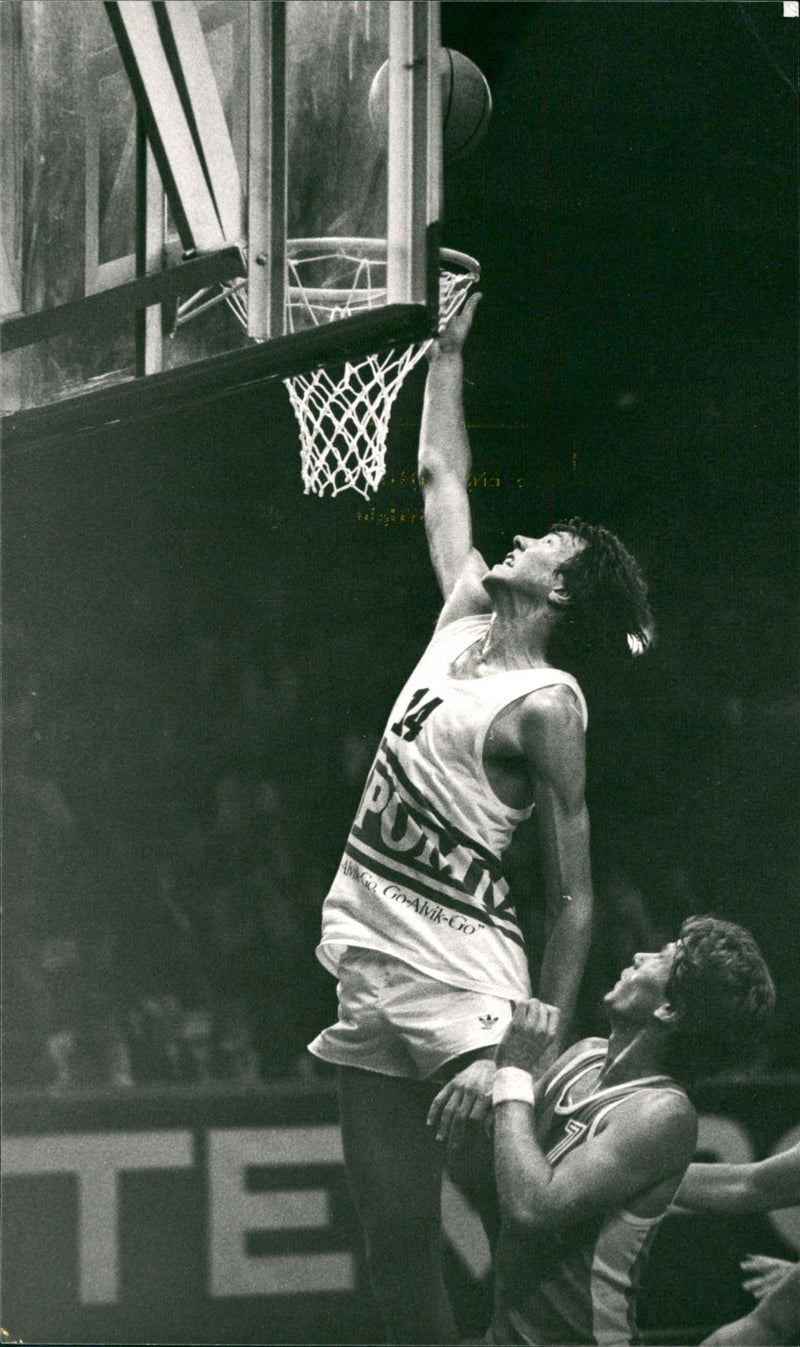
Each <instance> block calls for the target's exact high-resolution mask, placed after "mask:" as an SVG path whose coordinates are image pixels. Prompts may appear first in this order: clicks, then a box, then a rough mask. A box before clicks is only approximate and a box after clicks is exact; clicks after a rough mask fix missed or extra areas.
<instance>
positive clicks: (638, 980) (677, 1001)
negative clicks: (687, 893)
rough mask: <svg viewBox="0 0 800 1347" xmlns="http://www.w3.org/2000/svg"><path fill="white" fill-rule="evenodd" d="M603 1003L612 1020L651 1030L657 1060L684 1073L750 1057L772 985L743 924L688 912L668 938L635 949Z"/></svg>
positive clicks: (711, 1069) (761, 1031) (772, 993)
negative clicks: (655, 947)
mask: <svg viewBox="0 0 800 1347" xmlns="http://www.w3.org/2000/svg"><path fill="white" fill-rule="evenodd" d="M605 1005H606V1008H607V1010H608V1012H609V1015H610V1017H611V1021H612V1025H615V1024H616V1025H620V1026H627V1027H628V1029H629V1031H630V1030H633V1031H634V1032H636V1031H637V1030H639V1029H644V1030H648V1031H654V1039H653V1041H654V1042H655V1043H657V1046H658V1053H659V1057H660V1062H661V1065H662V1067H664V1068H665V1069H666V1070H668V1071H669V1072H670V1073H671V1074H672V1075H675V1076H677V1077H678V1078H679V1079H684V1080H690V1079H692V1078H694V1077H697V1076H702V1075H708V1074H711V1073H712V1072H717V1071H721V1070H724V1069H725V1068H727V1067H730V1066H734V1065H737V1064H743V1063H745V1062H747V1061H748V1060H749V1059H750V1058H751V1057H752V1056H753V1054H754V1052H755V1050H756V1049H757V1047H758V1045H759V1044H760V1042H761V1040H762V1038H763V1035H764V1031H765V1029H766V1027H767V1024H768V1023H769V1019H770V1016H771V1014H772V1011H773V1008H774V1005H775V987H774V985H773V982H772V978H771V977H770V973H769V969H768V968H767V965H766V963H765V962H764V958H763V956H762V954H761V951H760V950H759V948H758V945H757V944H756V942H755V940H754V939H753V937H752V935H751V934H750V932H749V931H746V930H745V929H744V927H742V926H737V925H736V924H735V923H734V922H731V921H722V920H720V919H719V918H716V917H689V918H687V920H686V921H685V922H684V923H683V925H682V926H681V929H680V933H679V935H678V939H677V940H676V941H674V942H673V943H672V944H669V945H666V946H665V947H664V949H662V950H660V951H658V952H657V953H653V954H637V955H636V956H635V958H634V961H633V964H632V966H631V967H630V968H628V969H626V970H625V971H624V972H623V973H622V975H621V977H620V979H619V981H618V982H617V984H616V986H615V987H613V988H612V990H611V991H610V992H609V993H608V995H607V996H606V997H605Z"/></svg>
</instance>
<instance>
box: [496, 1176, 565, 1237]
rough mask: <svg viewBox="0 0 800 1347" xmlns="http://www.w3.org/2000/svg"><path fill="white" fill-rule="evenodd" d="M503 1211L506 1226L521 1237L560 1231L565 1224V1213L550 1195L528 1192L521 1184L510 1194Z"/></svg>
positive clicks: (502, 1208)
mask: <svg viewBox="0 0 800 1347" xmlns="http://www.w3.org/2000/svg"><path fill="white" fill-rule="evenodd" d="M501 1210H502V1216H503V1220H504V1221H505V1223H506V1225H507V1226H508V1227H509V1229H510V1230H512V1231H515V1232H516V1233H517V1234H518V1235H520V1236H521V1237H524V1236H526V1235H537V1234H538V1235H541V1234H544V1233H547V1232H548V1231H555V1230H559V1229H560V1228H561V1227H562V1226H563V1224H564V1219H563V1213H561V1212H560V1211H559V1209H558V1205H557V1203H555V1202H553V1201H552V1199H551V1198H550V1196H549V1195H548V1194H546V1193H542V1192H540V1191H536V1192H531V1191H527V1190H526V1188H525V1186H524V1184H520V1183H518V1184H516V1185H514V1186H513V1189H512V1191H510V1192H509V1193H508V1195H507V1199H506V1201H505V1202H502V1203H501Z"/></svg>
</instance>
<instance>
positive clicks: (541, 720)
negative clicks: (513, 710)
mask: <svg viewBox="0 0 800 1347" xmlns="http://www.w3.org/2000/svg"><path fill="white" fill-rule="evenodd" d="M517 716H518V722H517V723H518V725H519V731H520V733H521V736H522V742H523V744H525V745H526V747H527V751H528V753H529V754H530V755H531V756H532V757H533V758H534V759H535V760H536V761H538V762H540V763H541V764H543V765H546V764H548V763H549V764H551V765H554V764H559V763H560V764H564V763H565V762H566V760H567V758H569V760H570V762H571V763H572V765H573V766H574V765H575V763H577V762H578V761H579V760H582V758H583V755H584V752H585V740H586V727H585V723H584V717H583V710H582V707H581V703H580V701H579V698H578V695H577V694H576V692H575V691H574V690H573V688H572V687H571V686H570V684H568V683H561V682H555V683H548V684H547V685H546V686H544V687H541V688H536V689H535V690H533V691H531V692H529V693H528V695H527V697H525V698H524V700H523V701H522V702H521V703H520V705H519V707H518V712H517Z"/></svg>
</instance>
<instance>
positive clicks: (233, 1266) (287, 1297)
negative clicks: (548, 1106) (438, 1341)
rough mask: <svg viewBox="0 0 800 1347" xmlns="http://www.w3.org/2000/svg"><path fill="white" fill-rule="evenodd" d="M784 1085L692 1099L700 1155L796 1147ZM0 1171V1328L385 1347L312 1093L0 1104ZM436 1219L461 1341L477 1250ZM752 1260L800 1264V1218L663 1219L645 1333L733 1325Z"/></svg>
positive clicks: (475, 1308)
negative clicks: (744, 1270) (1, 1128)
mask: <svg viewBox="0 0 800 1347" xmlns="http://www.w3.org/2000/svg"><path fill="white" fill-rule="evenodd" d="M798 1083H800V1082H798V1080H797V1078H796V1077H795V1078H788V1077H781V1078H763V1079H761V1080H759V1081H757V1082H751V1083H748V1084H747V1085H744V1084H741V1085H736V1084H729V1085H720V1086H715V1087H707V1088H706V1090H705V1092H704V1095H703V1098H702V1099H701V1105H702V1108H703V1115H702V1122H701V1132H700V1148H701V1153H702V1155H703V1157H704V1158H712V1157H713V1158H716V1159H718V1160H732V1161H742V1160H748V1159H753V1158H756V1159H758V1158H762V1157H763V1156H764V1155H768V1154H771V1153H772V1152H774V1151H776V1150H778V1149H783V1148H784V1147H785V1146H786V1145H788V1144H791V1142H792V1140H794V1139H797V1136H798V1135H800V1129H799V1128H798V1116H797V1096H798V1088H797V1087H798ZM2 1161H3V1163H2V1170H3V1234H4V1240H3V1246H4V1247H3V1290H4V1297H3V1299H4V1304H3V1326H4V1328H5V1329H6V1330H7V1332H8V1333H10V1334H11V1336H12V1337H16V1338H21V1339H23V1340H27V1341H33V1342H74V1343H88V1342H107V1343H122V1342H144V1341H147V1342H154V1343H159V1342H162V1343H169V1342H174V1343H180V1342H210V1343H217V1344H224V1343H247V1342H252V1343H256V1342H257V1343H317V1344H322V1343H332V1344H333V1343H351V1344H356V1343H368V1342H376V1341H380V1338H381V1334H380V1328H379V1325H378V1323H377V1321H376V1318H375V1316H374V1312H373V1310H372V1308H371V1306H370V1303H369V1293H368V1289H367V1283H366V1277H365V1270H364V1266H363V1260H362V1255H361V1251H360V1244H359V1238H358V1229H357V1223H356V1220H355V1217H354V1213H353V1211H352V1207H351V1204H350V1200H349V1196H348V1191H347V1185H346V1181H345V1176H344V1170H343V1166H342V1153H341V1141H340V1137H339V1131H338V1127H337V1125H336V1101H335V1095H334V1093H333V1089H332V1087H331V1086H330V1084H329V1083H328V1082H327V1081H324V1082H322V1083H319V1084H313V1085H300V1084H297V1085H295V1084H293V1083H291V1084H290V1083H286V1084H283V1083H280V1084H276V1085H275V1086H274V1087H271V1088H264V1089H259V1090H249V1091H244V1090H243V1091H242V1092H240V1093H229V1094H224V1095H209V1094H206V1093H205V1092H202V1091H200V1090H190V1089H183V1090H181V1089H176V1090H172V1091H169V1092H167V1091H165V1092H163V1093H158V1092H155V1091H144V1090H136V1091H131V1092H130V1095H126V1096H120V1095H119V1094H117V1095H112V1094H111V1093H109V1094H107V1095H106V1094H104V1095H94V1096H92V1095H89V1094H87V1095H86V1096H84V1097H79V1096H76V1097H74V1098H70V1099H67V1098H63V1099H47V1098H44V1097H41V1096H28V1097H26V1098H22V1097H16V1098H11V1099H7V1100H6V1106H5V1138H4V1144H3V1155H2ZM444 1219H445V1230H446V1237H447V1246H448V1266H449V1271H450V1275H451V1279H452V1281H453V1285H454V1287H455V1289H456V1293H457V1302H458V1304H459V1306H460V1308H461V1311H462V1314H463V1316H464V1317H465V1319H466V1320H469V1322H465V1323H464V1325H463V1327H464V1331H465V1333H467V1332H473V1331H476V1329H479V1327H480V1319H481V1315H482V1314H483V1312H484V1311H485V1308H486V1291H487V1275H488V1270H489V1254H488V1248H487V1246H486V1241H485V1238H484V1236H483V1232H482V1230H481V1228H480V1224H479V1223H478V1221H477V1219H476V1217H475V1215H474V1213H473V1212H472V1211H471V1209H470V1208H469V1206H468V1204H467V1203H466V1202H465V1200H464V1198H463V1197H462V1196H461V1194H460V1193H459V1192H458V1190H457V1189H456V1188H454V1187H453V1185H452V1184H450V1183H449V1182H446V1184H445V1191H444ZM699 1251H701V1252H699ZM748 1251H754V1252H765V1253H778V1254H783V1255H784V1256H792V1255H793V1254H794V1255H797V1254H798V1253H800V1212H798V1211H790V1212H783V1213H776V1214H775V1215H774V1216H773V1217H772V1218H771V1219H769V1220H768V1219H766V1218H764V1217H753V1218H749V1219H748V1220H747V1221H742V1220H738V1221H732V1220H727V1219H722V1218H717V1219H715V1220H713V1221H712V1220H707V1219H701V1218H685V1217H682V1218H679V1217H671V1218H669V1219H668V1221H667V1222H666V1224H665V1227H664V1228H663V1229H662V1231H661V1232H660V1234H659V1236H658V1240H657V1243H656V1246H655V1249H654V1252H653V1258H652V1260H651V1268H650V1272H649V1275H648V1278H647V1282H646V1285H645V1288H644V1293H643V1302H642V1322H643V1327H647V1326H648V1324H651V1325H652V1326H654V1327H658V1328H659V1329H662V1330H663V1329H664V1328H665V1327H668V1326H670V1325H673V1324H674V1325H684V1326H685V1325H687V1324H694V1323H696V1324H711V1323H714V1322H717V1323H719V1322H723V1321H724V1320H725V1319H727V1318H731V1317H732V1315H733V1311H736V1312H737V1313H738V1312H741V1310H739V1309H737V1306H738V1304H739V1300H740V1299H741V1297H739V1293H738V1260H739V1258H740V1257H741V1256H742V1255H743V1254H744V1253H745V1252H748ZM744 1305H745V1308H747V1302H746V1301H745V1302H744Z"/></svg>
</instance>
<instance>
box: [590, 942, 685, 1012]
mask: <svg viewBox="0 0 800 1347" xmlns="http://www.w3.org/2000/svg"><path fill="white" fill-rule="evenodd" d="M677 948H678V945H677V942H676V941H672V943H671V944H669V945H665V946H664V948H663V949H661V950H658V951H655V952H653V953H649V954H635V955H634V956H633V963H632V964H631V966H630V967H629V968H625V969H623V971H622V973H621V974H620V977H619V981H618V982H617V983H616V985H615V986H614V987H612V989H611V991H610V992H608V993H607V994H606V996H605V997H604V998H603V1000H604V1004H605V1006H606V1007H607V1009H608V1010H610V1011H613V1013H614V1015H615V1016H616V1017H617V1018H621V1017H623V1016H624V1017H625V1018H634V1017H635V1018H641V1019H642V1021H643V1022H644V1021H645V1020H647V1019H649V1017H650V1016H651V1015H652V1014H653V1012H654V1011H655V1010H657V1009H658V1007H659V1006H661V1005H663V1004H664V1003H665V1001H666V989H667V983H668V982H669V976H670V973H671V972H672V965H673V962H674V960H675V953H676V951H677Z"/></svg>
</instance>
